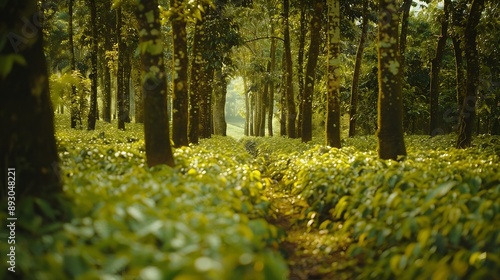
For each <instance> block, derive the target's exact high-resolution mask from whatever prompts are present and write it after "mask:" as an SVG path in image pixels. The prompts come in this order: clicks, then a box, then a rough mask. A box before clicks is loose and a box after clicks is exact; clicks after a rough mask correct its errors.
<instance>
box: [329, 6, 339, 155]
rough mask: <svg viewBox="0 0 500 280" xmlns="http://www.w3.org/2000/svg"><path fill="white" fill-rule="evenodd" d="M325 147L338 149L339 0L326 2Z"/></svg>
mask: <svg viewBox="0 0 500 280" xmlns="http://www.w3.org/2000/svg"><path fill="white" fill-rule="evenodd" d="M327 3H328V66H327V73H328V74H327V75H328V77H327V109H326V112H327V113H326V114H327V115H326V145H328V146H330V147H336V148H340V146H341V144H340V75H339V72H340V58H339V55H340V0H328V2H327Z"/></svg>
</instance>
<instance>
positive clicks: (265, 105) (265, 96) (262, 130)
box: [259, 61, 271, 137]
mask: <svg viewBox="0 0 500 280" xmlns="http://www.w3.org/2000/svg"><path fill="white" fill-rule="evenodd" d="M270 63H271V62H270V61H268V62H267V67H266V73H269V71H270V69H271V65H270ZM263 86H264V88H263V90H262V96H261V98H262V108H261V111H260V117H259V119H260V123H259V136H262V137H264V136H266V116H267V110H268V109H269V82H268V79H267V78H266V79H264V83H263Z"/></svg>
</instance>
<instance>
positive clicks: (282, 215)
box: [267, 188, 351, 280]
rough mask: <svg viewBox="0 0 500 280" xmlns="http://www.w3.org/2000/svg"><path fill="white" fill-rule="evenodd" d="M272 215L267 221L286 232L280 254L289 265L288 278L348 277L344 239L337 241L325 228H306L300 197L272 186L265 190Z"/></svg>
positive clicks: (304, 279)
mask: <svg viewBox="0 0 500 280" xmlns="http://www.w3.org/2000/svg"><path fill="white" fill-rule="evenodd" d="M267 196H268V197H269V198H270V201H271V203H272V210H273V213H274V215H273V217H270V218H269V222H270V223H272V224H274V225H276V226H278V227H280V228H282V229H283V230H285V232H286V236H287V237H286V240H285V241H284V242H282V243H281V245H280V250H281V253H282V254H283V255H284V257H285V258H286V260H287V264H288V266H289V268H290V275H289V279H290V280H306V279H311V280H312V279H350V278H351V275H350V273H349V271H345V270H343V269H342V268H343V267H345V264H346V263H347V258H346V257H345V250H346V247H347V241H346V240H338V237H335V236H334V235H332V234H331V233H329V232H328V231H327V230H318V229H317V228H315V227H308V226H307V223H306V221H305V220H304V217H305V214H304V212H305V210H306V209H307V204H306V202H304V201H303V200H301V199H298V198H296V197H293V196H291V195H288V194H285V193H283V192H281V191H280V190H278V188H276V189H272V188H271V189H270V190H268V194H267Z"/></svg>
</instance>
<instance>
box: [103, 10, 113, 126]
mask: <svg viewBox="0 0 500 280" xmlns="http://www.w3.org/2000/svg"><path fill="white" fill-rule="evenodd" d="M104 3H106V4H105V5H107V6H106V8H107V9H108V10H110V9H111V4H110V3H109V2H107V1H106V2H104ZM108 3H109V4H108ZM107 15H108V18H107V19H103V22H104V26H103V28H104V29H105V30H104V32H105V35H109V34H112V30H111V29H112V26H114V25H113V20H112V19H113V16H112V14H111V13H110V12H109V11H108V12H107ZM103 37H104V50H103V52H104V59H103V60H102V61H103V63H102V64H103V65H104V67H102V68H103V92H102V94H103V102H102V118H103V120H104V121H105V122H108V123H110V122H111V92H112V90H111V88H112V87H111V69H110V67H109V64H108V59H107V58H106V52H107V51H111V50H112V49H113V42H112V41H111V38H110V36H103Z"/></svg>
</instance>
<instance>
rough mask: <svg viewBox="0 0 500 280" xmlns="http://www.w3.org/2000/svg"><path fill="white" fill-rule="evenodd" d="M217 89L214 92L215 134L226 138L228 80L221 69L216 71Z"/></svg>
mask: <svg viewBox="0 0 500 280" xmlns="http://www.w3.org/2000/svg"><path fill="white" fill-rule="evenodd" d="M215 81H216V83H217V84H216V87H215V90H214V116H213V119H214V134H215V135H222V136H226V130H227V123H226V112H225V110H226V94H227V80H226V77H225V75H224V74H223V73H222V69H221V68H219V69H217V70H216V71H215Z"/></svg>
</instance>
